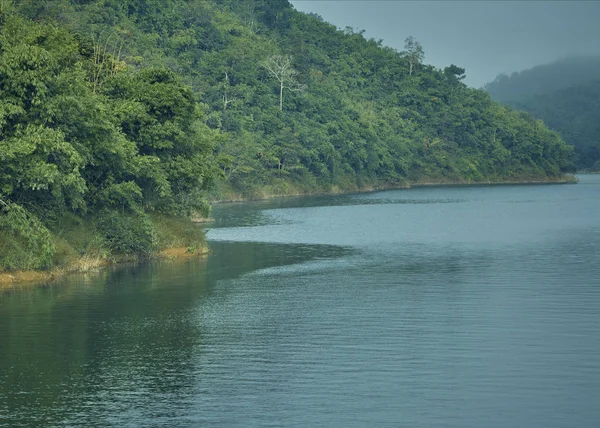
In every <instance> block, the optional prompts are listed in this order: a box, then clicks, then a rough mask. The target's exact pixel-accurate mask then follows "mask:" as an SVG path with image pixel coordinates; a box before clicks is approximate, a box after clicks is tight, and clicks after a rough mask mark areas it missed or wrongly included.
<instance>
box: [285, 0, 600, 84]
mask: <svg viewBox="0 0 600 428" xmlns="http://www.w3.org/2000/svg"><path fill="white" fill-rule="evenodd" d="M291 3H292V4H293V5H294V7H295V8H296V9H297V10H300V11H303V12H307V13H308V12H312V13H317V14H319V15H320V16H321V17H322V18H323V19H324V20H325V21H327V22H330V23H332V24H334V25H336V26H338V27H340V28H344V27H346V26H349V27H352V28H354V29H355V30H365V34H364V35H365V37H367V38H371V37H372V38H375V39H383V43H384V44H385V45H387V46H391V47H394V48H396V49H398V50H402V49H403V48H404V40H405V39H406V37H407V36H409V35H410V36H413V37H415V38H416V39H417V40H418V41H419V42H420V43H421V45H422V46H423V48H424V50H425V62H426V63H428V64H433V65H435V66H436V67H446V66H448V65H450V64H456V65H458V66H460V67H464V68H466V70H467V78H466V80H465V83H467V84H468V85H470V86H474V87H481V86H483V85H484V84H485V83H486V82H489V81H492V80H494V78H495V77H496V76H497V75H498V74H500V73H507V74H510V73H512V72H514V71H520V70H524V69H527V68H531V67H533V66H535V65H539V64H545V63H549V62H552V61H554V60H556V59H558V58H562V57H565V56H570V55H597V54H600V43H599V42H600V25H598V23H600V2H594V1H589V2H583V1H582V2H577V1H497V2H492V1H480V2H476V1H460V2H458V1H457V2H454V1H397V2H395V1H343V0H336V1H323V0H317V1H315V0H292V1H291Z"/></svg>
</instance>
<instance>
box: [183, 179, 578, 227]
mask: <svg viewBox="0 0 600 428" xmlns="http://www.w3.org/2000/svg"><path fill="white" fill-rule="evenodd" d="M578 182H579V179H578V178H577V177H575V176H574V175H570V174H565V175H563V176H561V177H546V178H532V179H514V180H510V179H504V180H487V181H459V180H422V181H407V182H402V183H396V184H384V185H380V186H375V185H368V186H361V187H358V186H357V187H353V188H348V189H340V188H338V187H337V186H334V187H332V188H331V189H329V190H317V191H301V190H298V189H296V190H292V191H290V192H286V193H277V192H274V193H270V192H269V191H268V187H264V188H262V189H261V190H259V191H258V194H257V195H251V196H244V195H242V194H237V193H233V194H231V195H230V196H229V197H226V198H223V199H216V200H212V201H211V204H224V203H232V202H249V201H262V200H268V199H274V198H286V197H294V196H327V195H343V194H350V193H369V192H380V191H383V190H394V189H412V188H419V187H470V186H518V185H545V184H577V183H578ZM193 221H194V222H197V223H202V222H206V221H207V219H204V218H202V219H194V220H193Z"/></svg>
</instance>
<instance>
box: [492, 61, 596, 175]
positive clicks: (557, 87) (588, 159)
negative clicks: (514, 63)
mask: <svg viewBox="0 0 600 428" xmlns="http://www.w3.org/2000/svg"><path fill="white" fill-rule="evenodd" d="M485 89H486V90H487V91H488V92H489V93H490V94H491V95H492V97H493V98H494V99H495V100H496V101H499V102H503V103H506V104H508V105H510V106H512V107H514V108H517V109H521V110H525V111H527V112H529V113H531V114H532V115H534V116H535V117H539V118H540V119H542V120H543V121H544V122H545V123H546V124H547V125H548V126H549V127H550V128H552V129H554V130H556V131H558V132H559V133H560V134H561V136H562V137H563V138H564V140H565V141H566V142H567V143H568V144H572V145H573V146H574V147H575V152H576V155H577V166H578V168H586V169H587V168H591V169H597V170H600V125H599V124H598V117H600V57H575V58H567V59H563V60H560V61H556V62H554V63H551V64H546V65H542V66H538V67H534V68H532V69H530V70H525V71H522V72H520V73H514V74H512V75H511V76H510V77H508V76H499V77H498V78H496V80H495V81H493V82H491V83H488V84H487V85H485Z"/></svg>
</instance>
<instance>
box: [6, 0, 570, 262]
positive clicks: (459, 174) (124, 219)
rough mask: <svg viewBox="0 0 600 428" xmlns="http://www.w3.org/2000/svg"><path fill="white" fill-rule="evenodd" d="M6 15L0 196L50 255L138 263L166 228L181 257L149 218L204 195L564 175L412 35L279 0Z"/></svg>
mask: <svg viewBox="0 0 600 428" xmlns="http://www.w3.org/2000/svg"><path fill="white" fill-rule="evenodd" d="M0 5H2V6H1V9H0V18H1V19H2V25H1V26H0V193H1V194H2V195H4V196H3V197H2V199H3V200H4V201H5V202H6V203H7V204H8V205H11V204H14V205H17V206H21V207H24V209H26V210H27V213H28V214H27V217H26V218H27V219H31V221H32V222H34V219H35V218H38V219H40V220H41V221H42V223H41V225H42V226H44V227H48V228H50V229H51V230H52V232H53V233H54V234H55V237H56V239H55V241H56V242H57V243H59V246H61V254H67V253H68V252H69V250H68V248H67V246H68V245H71V248H72V250H73V251H74V252H75V253H77V254H82V253H85V252H87V251H96V252H97V253H98V254H105V255H109V253H113V254H125V253H128V254H136V255H138V256H141V257H147V256H149V255H150V254H151V253H152V252H153V251H156V250H157V249H159V248H161V247H164V246H165V245H167V242H171V243H173V242H176V241H178V238H177V236H178V234H181V235H182V236H189V239H188V241H185V239H183V241H185V242H184V245H186V246H187V245H189V246H193V245H195V244H194V242H196V241H198V238H199V235H198V236H197V235H196V232H198V231H197V230H196V229H190V226H189V225H187V226H185V227H183V226H182V227H179V228H178V227H171V226H165V225H164V224H163V222H161V221H157V220H156V218H164V219H169V218H171V219H173V218H176V217H181V218H185V217H188V216H190V215H191V214H194V213H197V212H200V213H204V214H206V213H207V211H208V203H207V195H208V192H210V191H214V189H215V188H216V189H223V191H226V192H228V193H234V194H236V193H237V194H243V195H246V196H247V197H252V196H257V197H258V196H262V195H264V194H265V193H267V194H268V193H284V194H285V193H293V192H314V191H327V190H329V189H333V188H335V189H342V190H350V189H356V188H365V187H374V186H383V185H399V184H405V183H407V182H411V181H420V180H444V181H452V180H457V181H461V182H462V181H483V180H488V179H494V180H501V179H506V178H512V179H514V178H515V177H524V176H528V177H538V178H540V177H548V176H557V175H560V174H562V173H563V172H565V171H568V170H569V169H570V168H571V160H570V156H571V153H570V150H569V149H568V147H567V146H566V145H565V144H564V142H563V141H562V140H561V139H560V138H559V137H558V136H557V135H556V134H555V133H553V132H551V131H549V130H548V129H547V128H545V127H544V126H543V124H541V123H540V122H539V121H536V120H535V119H533V117H531V116H529V115H525V114H522V113H520V112H516V111H512V110H510V109H507V108H505V107H502V106H500V105H498V104H496V103H494V102H493V101H492V100H491V98H490V97H489V96H488V95H487V94H486V93H485V92H483V91H478V90H473V89H469V88H467V87H466V86H465V85H464V84H463V83H462V79H463V78H464V76H465V70H464V69H462V68H460V67H458V66H456V65H450V66H449V67H446V68H445V69H444V70H437V69H436V68H434V67H432V66H429V65H426V64H423V63H422V62H423V58H424V56H425V52H424V51H423V49H422V47H421V45H420V44H419V43H418V41H416V40H415V39H413V38H409V39H407V47H406V48H407V50H406V52H398V51H396V50H394V49H391V48H386V47H384V46H383V45H382V42H381V41H376V40H372V39H371V40H367V39H365V38H364V36H363V32H355V31H354V30H352V29H346V30H344V31H340V30H338V29H336V28H335V27H334V26H333V25H331V24H328V23H326V22H324V21H323V20H322V19H320V18H319V17H317V16H312V15H305V14H303V13H300V12H297V11H295V10H294V9H293V7H292V6H291V5H290V4H289V2H287V1H277V2H270V1H266V0H260V1H252V2H248V1H241V0H214V1H199V0H192V1H184V0H167V1H159V0H122V1H115V0H85V1H82V0H47V1H44V2H39V1H35V0H20V1H19V2H15V3H14V4H11V5H12V6H11V7H8V6H7V7H4V6H6V5H9V3H7V2H6V0H0ZM277 67H279V68H277ZM281 67H283V69H281ZM215 181H216V182H217V183H216V184H217V185H216V186H214V187H213V184H214V182H215ZM5 217H6V218H5V223H6V224H8V223H7V222H13V221H15V219H12V218H11V219H9V217H8V214H5ZM74 218H77V219H80V223H78V222H77V221H74V220H73V219H74ZM65 219H71V220H70V221H67V220H65ZM165 221H166V220H165ZM182 222H183V223H182V224H187V223H186V220H182ZM171 223H173V222H171ZM175 223H176V222H175ZM32 224H33V223H32ZM61 225H62V226H61ZM65 229H69V230H71V231H73V233H65V232H64V231H65ZM10 230H12V229H10ZM10 230H9V229H8V226H3V229H2V230H0V233H2V234H4V236H6V234H9V233H12V232H10ZM75 231H76V232H75ZM40 233H41V232H40ZM81 237H89V239H90V240H91V242H93V245H92V247H86V246H85V245H84V244H83V243H82V242H83V241H85V239H82V238H81ZM186 239H187V238H186ZM65 243H66V244H65ZM24 245H25V244H24ZM27 245H29V244H27ZM32 245H33V244H32ZM36 245H37V244H36ZM0 254H3V253H2V252H1V251H0ZM40 254H42V253H40ZM44 254H45V253H44ZM49 257H50V256H48V255H47V254H45V255H43V256H42V255H39V257H38V258H39V260H43V262H40V263H38V265H39V266H46V265H47V264H48V260H50V259H51V257H50V258H49ZM11 263H12V262H11ZM17 265H19V264H18V263H12V265H11V266H15V267H18V266H17ZM30 265H31V266H33V264H32V263H29V262H27V263H22V264H21V265H19V266H21V267H23V266H30Z"/></svg>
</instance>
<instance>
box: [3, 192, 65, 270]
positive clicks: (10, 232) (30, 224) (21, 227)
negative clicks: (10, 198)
mask: <svg viewBox="0 0 600 428" xmlns="http://www.w3.org/2000/svg"><path fill="white" fill-rule="evenodd" d="M54 252H55V248H54V244H53V242H52V235H51V234H50V231H49V230H48V229H47V228H46V227H45V226H44V225H43V224H42V222H41V221H40V220H39V219H38V218H37V217H36V216H34V215H33V214H31V213H29V212H28V211H27V210H25V209H24V208H23V207H22V206H20V205H17V204H14V203H6V202H4V201H1V200H0V255H2V257H1V258H0V270H15V269H43V268H47V267H49V266H50V264H51V262H52V256H53V255H54Z"/></svg>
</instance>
